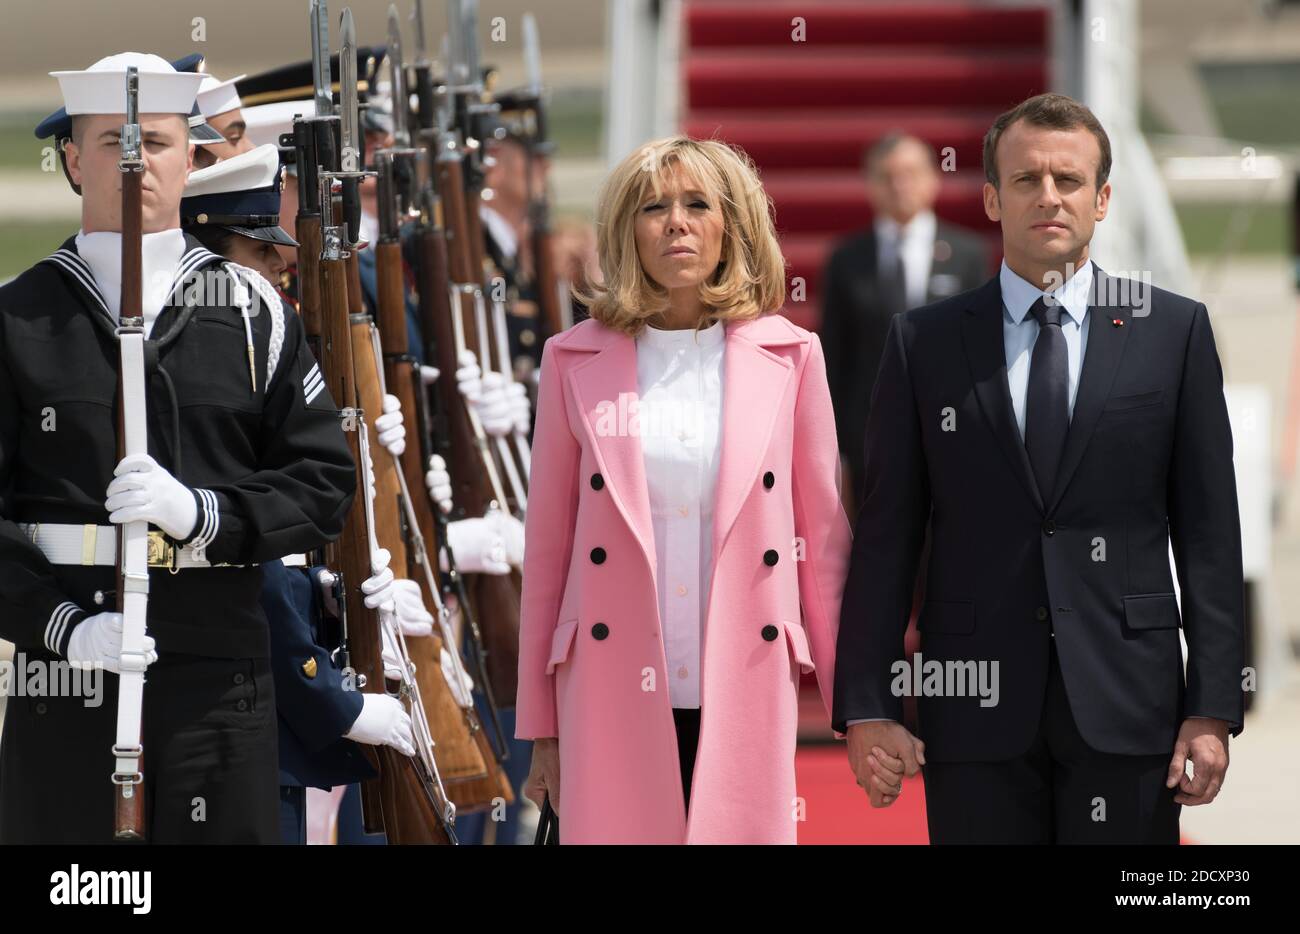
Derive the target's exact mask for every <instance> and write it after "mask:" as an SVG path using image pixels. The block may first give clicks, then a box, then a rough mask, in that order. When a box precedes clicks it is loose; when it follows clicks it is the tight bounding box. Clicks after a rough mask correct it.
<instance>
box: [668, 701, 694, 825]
mask: <svg viewBox="0 0 1300 934" xmlns="http://www.w3.org/2000/svg"><path fill="white" fill-rule="evenodd" d="M673 726H675V727H676V728H677V758H678V759H679V760H680V761H681V765H682V798H683V800H684V801H685V802H686V810H687V812H688V813H689V812H690V809H691V776H692V775H693V774H694V773H695V753H696V750H697V749H698V748H699V745H700V708H698V707H674V708H673Z"/></svg>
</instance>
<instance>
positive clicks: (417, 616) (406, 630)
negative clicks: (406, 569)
mask: <svg viewBox="0 0 1300 934" xmlns="http://www.w3.org/2000/svg"><path fill="white" fill-rule="evenodd" d="M393 603H394V604H395V609H396V612H397V625H398V626H400V627H401V629H402V635H403V636H405V637H406V638H408V639H410V638H412V637H419V636H431V635H433V616H432V615H430V613H429V611H428V610H426V609H425V607H424V592H423V591H422V590H420V585H419V584H417V583H416V582H415V581H411V580H405V579H398V580H395V581H393Z"/></svg>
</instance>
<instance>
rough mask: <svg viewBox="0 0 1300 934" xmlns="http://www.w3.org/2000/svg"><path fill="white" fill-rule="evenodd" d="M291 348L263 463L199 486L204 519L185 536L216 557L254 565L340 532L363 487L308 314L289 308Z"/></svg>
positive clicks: (271, 404) (271, 401) (273, 397)
mask: <svg viewBox="0 0 1300 934" xmlns="http://www.w3.org/2000/svg"><path fill="white" fill-rule="evenodd" d="M284 316H285V338H284V353H283V354H282V356H281V359H280V361H279V364H278V366H277V367H276V372H275V373H274V374H273V377H272V379H271V380H270V385H269V387H268V390H267V391H268V397H267V400H266V406H265V407H264V409H263V412H262V426H261V433H260V438H259V449H260V452H261V454H260V458H259V460H260V464H259V469H258V470H257V471H255V472H254V473H251V474H249V475H248V476H246V477H244V478H243V479H241V480H238V481H235V482H233V483H227V484H220V485H214V486H209V487H203V488H197V489H195V491H194V493H195V499H196V500H197V501H198V503H199V507H200V508H199V518H198V522H197V523H196V524H195V528H194V532H193V533H192V535H191V537H190V538H189V539H187V540H186V542H185V543H188V544H189V545H191V546H192V547H193V548H194V549H195V550H196V551H197V550H199V549H202V550H203V554H204V556H205V557H206V558H207V560H208V561H211V562H213V563H224V564H249V563H251V562H258V561H266V560H269V559H271V558H276V557H279V556H281V555H287V554H295V553H301V552H308V551H311V550H312V549H313V548H318V547H320V546H321V545H324V544H326V543H327V542H330V541H332V540H334V539H335V538H337V537H338V536H339V534H340V533H341V532H342V531H343V523H344V520H345V519H346V517H347V514H348V509H349V507H350V506H351V505H352V497H353V495H354V494H355V492H356V465H355V464H354V463H353V460H352V454H351V452H350V450H349V449H348V444H347V439H346V438H345V437H344V435H343V426H342V423H341V421H340V419H339V412H338V409H337V407H336V406H335V404H334V399H333V397H332V396H331V395H330V391H329V389H328V387H327V386H326V385H325V374H324V372H323V371H322V370H321V368H320V366H319V365H318V364H317V363H316V358H315V357H314V356H313V355H312V352H311V349H310V348H309V347H308V346H307V340H306V335H305V333H304V332H303V327H302V321H301V320H300V319H299V317H298V315H297V314H296V313H295V312H294V311H293V310H292V309H288V308H286V309H285V311H284Z"/></svg>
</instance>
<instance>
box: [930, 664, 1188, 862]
mask: <svg viewBox="0 0 1300 934" xmlns="http://www.w3.org/2000/svg"><path fill="white" fill-rule="evenodd" d="M1051 641H1052V643H1053V645H1052V647H1051V650H1050V651H1051V660H1050V662H1049V672H1048V677H1047V690H1046V695H1045V698H1044V701H1043V712H1042V716H1041V718H1040V720H1039V726H1038V733H1037V735H1036V736H1035V737H1034V741H1033V743H1032V745H1031V746H1030V747H1029V750H1028V751H1027V752H1026V753H1025V754H1024V755H1023V756H1020V757H1018V758H1015V759H1009V760H1007V761H1004V762H931V763H929V764H928V765H926V766H924V768H923V769H922V771H923V774H924V778H925V804H926V810H927V812H928V818H929V827H930V842H931V843H1165V844H1177V843H1178V815H1179V812H1180V811H1181V809H1182V807H1181V805H1179V804H1177V803H1176V802H1175V801H1174V793H1175V789H1169V788H1165V775H1166V773H1167V771H1168V768H1169V760H1170V757H1171V756H1172V755H1173V749H1172V747H1171V748H1170V750H1169V752H1168V753H1167V754H1162V755H1155V756H1121V755H1113V754H1110V753H1103V752H1097V751H1096V750H1094V749H1093V748H1092V747H1090V746H1089V745H1088V744H1087V743H1086V742H1085V741H1084V739H1083V737H1082V736H1081V735H1080V734H1079V728H1078V726H1077V724H1076V723H1075V720H1074V715H1073V714H1072V713H1071V711H1070V701H1069V698H1068V696H1067V695H1066V692H1065V683H1064V681H1063V680H1062V678H1061V666H1060V662H1059V660H1058V659H1057V655H1056V646H1055V640H1054V639H1053V640H1051Z"/></svg>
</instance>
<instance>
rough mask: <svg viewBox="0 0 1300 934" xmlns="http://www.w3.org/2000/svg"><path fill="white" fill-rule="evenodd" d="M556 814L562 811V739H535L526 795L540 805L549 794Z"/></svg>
mask: <svg viewBox="0 0 1300 934" xmlns="http://www.w3.org/2000/svg"><path fill="white" fill-rule="evenodd" d="M548 795H549V796H550V799H551V809H552V810H553V811H555V814H556V816H559V813H560V741H559V740H558V739H555V738H554V737H550V738H547V739H535V740H533V762H532V765H530V766H529V767H528V778H527V779H525V780H524V796H525V797H526V798H528V800H530V801H532V802H533V804H535V805H537V806H538V807H541V806H542V800H543V799H544V798H546V797H547V796H548Z"/></svg>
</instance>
